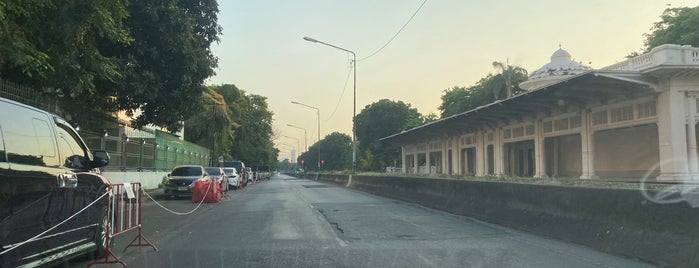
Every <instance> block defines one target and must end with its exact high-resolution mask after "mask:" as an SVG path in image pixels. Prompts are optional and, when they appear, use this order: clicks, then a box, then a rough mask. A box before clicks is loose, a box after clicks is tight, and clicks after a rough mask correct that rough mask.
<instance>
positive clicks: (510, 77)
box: [487, 61, 528, 100]
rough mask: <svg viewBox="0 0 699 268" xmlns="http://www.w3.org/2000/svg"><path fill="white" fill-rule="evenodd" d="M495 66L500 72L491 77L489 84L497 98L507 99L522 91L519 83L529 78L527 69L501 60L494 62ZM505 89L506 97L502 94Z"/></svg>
mask: <svg viewBox="0 0 699 268" xmlns="http://www.w3.org/2000/svg"><path fill="white" fill-rule="evenodd" d="M493 67H494V68H495V69H497V70H498V71H499V73H498V74H497V75H495V76H493V77H491V78H490V79H489V80H490V81H488V83H487V84H488V87H489V88H490V90H491V91H492V92H493V95H494V97H495V100H498V99H506V98H509V97H512V96H513V94H519V93H520V92H522V89H520V88H519V83H521V82H524V81H526V80H527V78H528V74H527V70H526V69H524V68H522V67H519V66H513V65H510V64H509V63H507V64H504V63H502V62H499V61H495V62H493ZM503 89H504V92H505V93H506V95H505V96H504V97H502V96H501V93H502V92H503ZM513 89H514V92H513Z"/></svg>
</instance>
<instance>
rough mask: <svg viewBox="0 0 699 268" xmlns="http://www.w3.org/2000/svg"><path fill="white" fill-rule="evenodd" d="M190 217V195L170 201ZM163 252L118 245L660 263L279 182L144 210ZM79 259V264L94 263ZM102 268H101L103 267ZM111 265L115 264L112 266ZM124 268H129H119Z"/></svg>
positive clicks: (171, 251) (399, 257)
mask: <svg viewBox="0 0 699 268" xmlns="http://www.w3.org/2000/svg"><path fill="white" fill-rule="evenodd" d="M156 200H157V201H158V202H161V203H162V204H163V205H164V206H166V207H168V208H171V209H173V210H176V211H181V212H185V211H188V210H191V209H193V208H194V207H195V206H196V204H192V203H191V201H190V200H189V199H180V200H164V199H162V198H158V196H156ZM144 215H145V218H144V225H145V236H146V237H147V238H148V239H150V240H151V241H152V242H153V243H154V244H155V245H156V246H157V247H158V249H159V252H154V251H152V250H151V249H148V248H130V249H128V250H127V251H126V253H122V249H123V246H124V244H125V242H128V241H124V240H130V239H131V238H133V236H134V235H135V233H134V234H126V235H125V236H123V237H120V238H119V239H118V240H117V242H116V243H115V245H114V248H115V250H116V252H118V255H119V256H120V258H121V259H122V260H123V261H124V262H125V263H126V264H127V265H129V266H130V267H651V266H650V265H648V264H645V263H641V262H637V261H634V260H630V259H626V258H622V257H618V256H612V255H609V254H605V253H601V252H599V251H596V250H593V249H590V248H587V247H583V246H578V245H574V244H569V243H564V242H560V241H556V240H552V239H547V238H542V237H537V236H533V235H530V234H526V233H522V232H518V231H514V230H511V229H508V228H504V227H500V226H496V225H492V224H488V223H484V222H480V221H477V220H474V219H470V218H467V217H461V216H456V215H452V214H448V213H444V212H440V211H436V210H432V209H428V208H424V207H421V206H418V205H414V204H410V203H405V202H401V201H395V200H391V199H387V198H383V197H378V196H374V195H370V194H367V193H363V192H359V191H355V190H351V189H347V188H343V187H339V186H335V185H329V184H323V183H319V182H315V181H311V180H305V179H297V178H293V177H289V176H285V175H277V176H274V177H273V178H272V179H271V180H270V181H263V182H260V183H257V184H254V185H251V186H249V187H248V188H247V189H245V190H241V191H237V192H233V193H230V194H229V196H228V197H227V198H225V199H224V200H223V202H222V203H219V204H203V205H202V206H201V207H200V208H199V209H198V210H197V211H195V212H194V213H192V214H190V215H187V216H178V215H174V214H171V213H169V212H166V211H165V210H163V209H161V208H160V207H158V206H156V205H155V204H154V203H153V202H147V203H145V204H144ZM86 263H87V262H85V261H84V260H82V261H80V260H75V261H73V262H71V263H70V264H68V265H64V266H69V267H84V266H85V264H86ZM93 267H95V266H93ZM102 267H110V266H102ZM111 267H120V266H111Z"/></svg>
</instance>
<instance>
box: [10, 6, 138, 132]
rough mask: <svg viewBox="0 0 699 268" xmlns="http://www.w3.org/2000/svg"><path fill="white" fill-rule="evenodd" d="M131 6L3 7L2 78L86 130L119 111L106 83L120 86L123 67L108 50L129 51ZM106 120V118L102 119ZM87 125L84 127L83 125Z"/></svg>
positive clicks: (130, 41) (131, 39)
mask: <svg viewBox="0 0 699 268" xmlns="http://www.w3.org/2000/svg"><path fill="white" fill-rule="evenodd" d="M127 17H128V11H127V7H126V1H125V0H114V1H68V0H55V1H48V0H43V1H42V0H38V1H15V0H9V1H3V2H2V3H0V21H2V23H0V75H1V76H2V78H3V79H7V80H12V81H15V82H19V83H21V84H23V85H27V86H30V87H31V88H34V89H35V90H36V91H37V92H35V94H47V95H50V96H52V97H53V98H56V99H57V101H56V102H57V103H60V104H62V105H61V106H62V108H63V109H62V113H63V115H64V116H67V117H70V116H71V115H73V116H72V117H73V118H74V119H75V121H77V122H79V123H81V125H82V126H88V125H90V124H87V123H92V121H96V120H95V117H93V116H92V115H95V114H103V113H104V112H114V111H116V109H117V107H116V105H115V103H113V102H110V101H109V100H110V99H109V96H112V95H113V94H105V92H101V91H100V90H101V88H100V87H99V84H100V81H118V80H120V79H121V78H122V77H121V72H120V67H121V61H120V60H119V59H118V58H116V57H113V56H112V55H108V54H106V53H105V51H103V50H102V44H105V43H109V44H111V45H113V46H117V47H123V46H128V45H129V44H131V43H132V42H133V38H132V37H131V36H130V33H129V30H128V28H127V26H126V25H125V24H124V23H123V22H124V20H125V19H126V18H127ZM98 119H99V120H104V118H103V117H98ZM81 121H82V122H81Z"/></svg>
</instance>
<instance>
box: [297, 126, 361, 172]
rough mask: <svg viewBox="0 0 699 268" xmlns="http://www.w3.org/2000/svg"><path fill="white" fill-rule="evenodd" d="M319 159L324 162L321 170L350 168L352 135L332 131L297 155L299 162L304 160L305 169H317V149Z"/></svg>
mask: <svg viewBox="0 0 699 268" xmlns="http://www.w3.org/2000/svg"><path fill="white" fill-rule="evenodd" d="M319 146H320V159H321V160H323V162H325V164H324V165H323V167H322V168H323V170H349V169H351V168H352V137H350V136H348V135H347V134H343V133H339V132H333V133H330V134H329V135H327V136H325V137H324V138H323V139H322V140H320V141H319V142H316V143H314V144H313V145H311V147H309V148H308V151H306V152H305V153H303V154H301V155H299V157H298V161H299V164H300V162H301V160H303V161H304V166H305V168H306V169H307V170H314V171H317V170H318V164H317V163H318V149H319Z"/></svg>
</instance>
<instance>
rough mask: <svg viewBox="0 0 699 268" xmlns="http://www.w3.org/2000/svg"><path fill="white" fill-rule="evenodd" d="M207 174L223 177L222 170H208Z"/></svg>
mask: <svg viewBox="0 0 699 268" xmlns="http://www.w3.org/2000/svg"><path fill="white" fill-rule="evenodd" d="M206 173H209V175H221V169H220V168H210V167H208V168H206Z"/></svg>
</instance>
